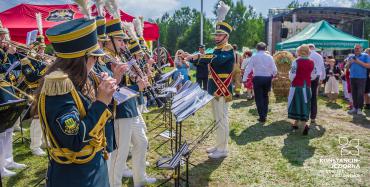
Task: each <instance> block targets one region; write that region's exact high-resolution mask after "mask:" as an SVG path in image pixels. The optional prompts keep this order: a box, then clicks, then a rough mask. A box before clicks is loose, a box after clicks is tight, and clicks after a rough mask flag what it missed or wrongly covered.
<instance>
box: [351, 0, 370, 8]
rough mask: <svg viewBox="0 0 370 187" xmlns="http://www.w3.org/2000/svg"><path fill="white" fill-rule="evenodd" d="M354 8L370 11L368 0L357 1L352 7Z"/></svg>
mask: <svg viewBox="0 0 370 187" xmlns="http://www.w3.org/2000/svg"><path fill="white" fill-rule="evenodd" d="M353 7H354V8H362V9H370V0H358V1H357V2H356V3H355V4H354V5H353Z"/></svg>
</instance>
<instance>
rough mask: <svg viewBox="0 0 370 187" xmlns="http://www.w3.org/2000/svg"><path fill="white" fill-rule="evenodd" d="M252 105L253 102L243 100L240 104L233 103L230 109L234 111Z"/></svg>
mask: <svg viewBox="0 0 370 187" xmlns="http://www.w3.org/2000/svg"><path fill="white" fill-rule="evenodd" d="M252 105H253V100H243V101H240V102H234V103H233V104H232V105H231V107H232V108H234V109H239V108H242V107H249V106H252Z"/></svg>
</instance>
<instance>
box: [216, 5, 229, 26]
mask: <svg viewBox="0 0 370 187" xmlns="http://www.w3.org/2000/svg"><path fill="white" fill-rule="evenodd" d="M229 10H230V6H228V5H227V4H225V3H224V2H223V1H220V2H219V3H218V6H217V9H216V15H217V22H221V21H224V20H225V18H226V15H227V13H228V12H229Z"/></svg>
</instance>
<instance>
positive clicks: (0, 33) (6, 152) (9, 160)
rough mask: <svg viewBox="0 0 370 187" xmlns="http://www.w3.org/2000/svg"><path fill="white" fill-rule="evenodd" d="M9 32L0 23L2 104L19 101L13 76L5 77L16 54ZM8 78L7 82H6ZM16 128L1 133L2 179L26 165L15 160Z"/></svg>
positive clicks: (0, 91) (0, 162) (0, 161)
mask: <svg viewBox="0 0 370 187" xmlns="http://www.w3.org/2000/svg"><path fill="white" fill-rule="evenodd" d="M8 35H9V31H8V29H6V28H4V27H2V24H1V22H0V77H1V79H0V87H1V88H2V89H1V90H0V103H5V102H8V101H9V100H15V99H17V98H16V96H15V95H13V94H10V93H15V92H14V90H13V88H12V87H11V83H10V81H11V80H12V78H11V76H7V77H4V75H5V73H6V72H7V71H8V68H9V67H10V66H11V64H12V58H11V57H12V56H13V54H14V53H15V52H16V50H15V49H14V48H11V47H9V46H7V43H8V42H10V41H7V40H9V36H8ZM4 78H6V79H7V80H4ZM3 89H5V90H8V91H9V92H10V93H7V92H5V91H3ZM19 122H20V120H17V122H16V123H18V125H19ZM13 130H14V128H13V127H12V128H9V129H7V130H5V132H2V133H0V173H1V177H10V176H14V175H15V174H16V173H15V172H13V171H10V170H8V169H22V168H25V167H26V165H24V164H19V163H16V162H15V161H14V159H13V140H12V135H13Z"/></svg>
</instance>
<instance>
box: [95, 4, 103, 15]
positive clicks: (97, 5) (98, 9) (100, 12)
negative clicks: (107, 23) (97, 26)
mask: <svg viewBox="0 0 370 187" xmlns="http://www.w3.org/2000/svg"><path fill="white" fill-rule="evenodd" d="M104 4H105V2H104V0H96V1H95V6H96V11H97V12H98V15H99V16H101V17H104Z"/></svg>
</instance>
